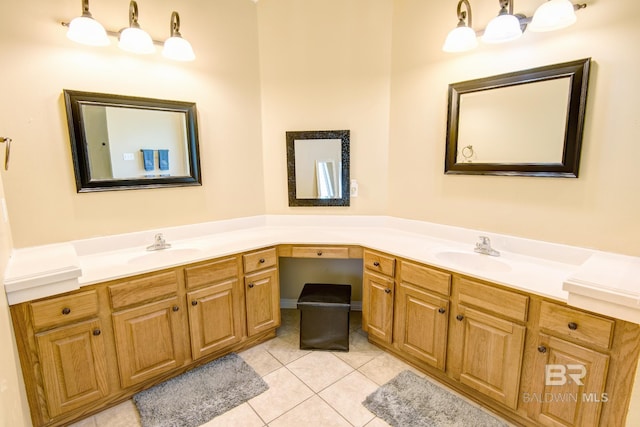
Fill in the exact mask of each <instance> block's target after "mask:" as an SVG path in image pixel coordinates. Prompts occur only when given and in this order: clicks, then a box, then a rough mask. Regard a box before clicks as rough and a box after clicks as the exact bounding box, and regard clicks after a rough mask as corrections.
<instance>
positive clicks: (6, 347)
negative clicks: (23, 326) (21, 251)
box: [0, 176, 31, 427]
mask: <svg viewBox="0 0 640 427" xmlns="http://www.w3.org/2000/svg"><path fill="white" fill-rule="evenodd" d="M3 200H4V191H3V189H2V176H0V272H4V269H5V267H6V265H7V261H8V259H9V255H10V253H11V247H12V240H11V230H10V229H9V223H8V222H7V220H6V218H5V217H4V215H3V214H2V207H1V205H2V201H3ZM0 289H1V290H3V288H2V287H0ZM0 349H2V350H0V427H21V426H30V425H31V417H30V415H29V406H28V404H27V396H26V393H25V389H24V382H23V380H22V375H21V374H20V362H19V360H18V350H17V348H16V343H15V339H14V336H13V327H12V326H11V314H10V313H9V304H8V303H7V296H6V295H5V293H4V291H2V292H0Z"/></svg>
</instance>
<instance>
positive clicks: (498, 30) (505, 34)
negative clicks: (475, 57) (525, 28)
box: [482, 0, 526, 43]
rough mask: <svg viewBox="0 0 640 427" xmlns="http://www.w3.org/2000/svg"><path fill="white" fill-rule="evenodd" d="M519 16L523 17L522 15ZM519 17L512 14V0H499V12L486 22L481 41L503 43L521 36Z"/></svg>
mask: <svg viewBox="0 0 640 427" xmlns="http://www.w3.org/2000/svg"><path fill="white" fill-rule="evenodd" d="M521 16H522V17H523V18H524V16H523V15H521ZM519 18H520V16H516V15H514V14H513V0H500V12H499V13H498V16H496V17H495V18H493V19H492V20H491V21H489V23H488V24H487V29H486V30H484V34H483V35H482V41H483V42H485V43H504V42H510V41H512V40H515V39H517V38H519V37H520V36H522V28H521V27H520V19H519ZM525 25H526V24H525Z"/></svg>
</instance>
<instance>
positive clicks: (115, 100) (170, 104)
mask: <svg viewBox="0 0 640 427" xmlns="http://www.w3.org/2000/svg"><path fill="white" fill-rule="evenodd" d="M63 92H64V100H65V106H66V111H67V124H68V127H69V139H70V142H71V154H72V158H73V167H74V171H75V178H76V187H77V191H78V193H84V192H92V191H110V190H132V189H143V188H159V187H183V186H192V185H202V179H201V176H200V156H199V148H198V128H197V120H196V104H195V103H193V102H182V101H168V100H161V99H153V98H140V97H132V96H122V95H111V94H104V93H94V92H80V91H74V90H67V89H65V90H64V91H63ZM83 105H96V106H105V107H126V108H135V109H142V110H151V111H164V112H177V113H183V114H184V115H185V127H186V141H185V142H186V147H185V151H186V153H187V158H188V169H189V172H188V175H186V176H164V177H163V176H154V177H152V178H148V177H146V178H145V177H141V178H136V177H132V178H124V179H123V178H117V179H94V178H92V176H91V169H90V163H89V152H88V145H87V139H86V133H85V128H84V126H85V123H84V120H83V116H82V113H81V108H82V106H83Z"/></svg>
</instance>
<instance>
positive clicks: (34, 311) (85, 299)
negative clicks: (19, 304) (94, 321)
mask: <svg viewBox="0 0 640 427" xmlns="http://www.w3.org/2000/svg"><path fill="white" fill-rule="evenodd" d="M97 314H98V293H97V292H96V291H95V290H92V291H86V292H79V293H77V294H73V295H67V296H64V297H58V298H51V299H48V300H46V301H40V302H34V303H32V304H31V315H32V317H33V327H34V329H36V330H37V329H43V328H48V327H50V326H57V325H62V324H65V323H70V322H74V321H76V320H79V319H83V318H87V317H90V316H95V315H97Z"/></svg>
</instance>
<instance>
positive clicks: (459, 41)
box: [442, 26, 478, 52]
mask: <svg viewBox="0 0 640 427" xmlns="http://www.w3.org/2000/svg"><path fill="white" fill-rule="evenodd" d="M476 46H478V38H477V37H476V32H475V31H473V29H472V28H470V27H467V26H462V27H456V28H454V29H453V30H451V31H450V32H449V34H448V35H447V38H446V40H445V41H444V45H443V46H442V50H443V51H445V52H464V51H467V50H471V49H473V48H475V47H476Z"/></svg>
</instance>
